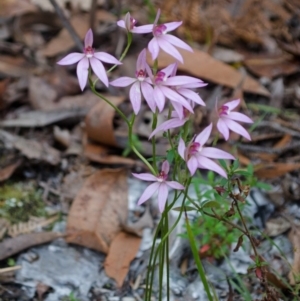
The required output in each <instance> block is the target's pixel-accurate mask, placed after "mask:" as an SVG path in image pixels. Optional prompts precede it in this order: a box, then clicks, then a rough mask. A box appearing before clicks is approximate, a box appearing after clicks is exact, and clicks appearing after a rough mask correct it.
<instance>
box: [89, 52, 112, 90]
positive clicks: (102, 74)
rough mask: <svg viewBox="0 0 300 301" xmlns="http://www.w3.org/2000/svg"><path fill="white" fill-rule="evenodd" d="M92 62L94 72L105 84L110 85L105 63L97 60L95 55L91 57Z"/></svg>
mask: <svg viewBox="0 0 300 301" xmlns="http://www.w3.org/2000/svg"><path fill="white" fill-rule="evenodd" d="M90 63H91V66H92V69H93V71H94V73H95V74H96V75H97V77H98V78H99V79H100V80H101V81H102V82H103V84H104V85H105V86H106V87H108V78H107V75H106V71H105V68H104V66H103V64H102V63H101V62H100V61H99V60H97V59H95V58H93V57H92V58H90Z"/></svg>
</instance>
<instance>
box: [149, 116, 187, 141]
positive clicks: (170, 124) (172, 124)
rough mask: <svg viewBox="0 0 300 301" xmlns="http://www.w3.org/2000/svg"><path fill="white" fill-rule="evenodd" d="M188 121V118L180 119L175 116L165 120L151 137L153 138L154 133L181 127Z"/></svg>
mask: <svg viewBox="0 0 300 301" xmlns="http://www.w3.org/2000/svg"><path fill="white" fill-rule="evenodd" d="M185 123H186V119H179V118H173V119H169V120H167V121H165V122H163V123H162V124H161V125H159V126H158V127H157V128H156V129H155V130H154V131H153V132H152V133H151V135H150V136H149V139H151V138H152V137H153V136H154V135H156V134H157V133H158V132H160V131H164V132H166V131H167V130H169V129H174V128H177V127H181V126H183V125H184V124H185Z"/></svg>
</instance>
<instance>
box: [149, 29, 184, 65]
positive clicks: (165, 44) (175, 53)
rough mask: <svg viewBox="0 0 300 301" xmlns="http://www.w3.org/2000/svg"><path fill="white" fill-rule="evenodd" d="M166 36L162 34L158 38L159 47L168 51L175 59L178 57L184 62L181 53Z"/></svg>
mask: <svg viewBox="0 0 300 301" xmlns="http://www.w3.org/2000/svg"><path fill="white" fill-rule="evenodd" d="M164 38H165V35H162V36H160V37H157V38H156V40H157V43H158V45H159V47H160V48H161V49H162V50H164V51H165V52H166V53H168V54H169V55H171V56H173V57H174V58H175V59H177V60H178V61H179V62H180V63H183V58H182V56H181V54H180V53H179V51H178V50H177V49H176V48H175V47H174V46H173V45H172V44H170V43H169V42H168V41H167V40H165V39H164ZM149 45H150V43H149Z"/></svg>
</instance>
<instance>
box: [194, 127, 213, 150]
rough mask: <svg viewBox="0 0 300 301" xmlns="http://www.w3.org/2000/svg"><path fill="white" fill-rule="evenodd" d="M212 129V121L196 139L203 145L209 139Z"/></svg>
mask: <svg viewBox="0 0 300 301" xmlns="http://www.w3.org/2000/svg"><path fill="white" fill-rule="evenodd" d="M211 130H212V123H211V124H210V125H209V126H208V127H206V128H205V129H204V130H203V131H202V132H201V133H200V134H199V135H198V136H197V137H196V139H195V141H196V142H198V143H200V145H201V146H203V145H204V144H205V143H206V141H207V140H208V138H209V136H210V133H211Z"/></svg>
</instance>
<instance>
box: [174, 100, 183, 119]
mask: <svg viewBox="0 0 300 301" xmlns="http://www.w3.org/2000/svg"><path fill="white" fill-rule="evenodd" d="M172 106H173V108H174V109H175V114H177V116H178V118H179V119H184V115H183V106H182V105H181V104H180V103H178V102H175V101H173V102H172Z"/></svg>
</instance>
